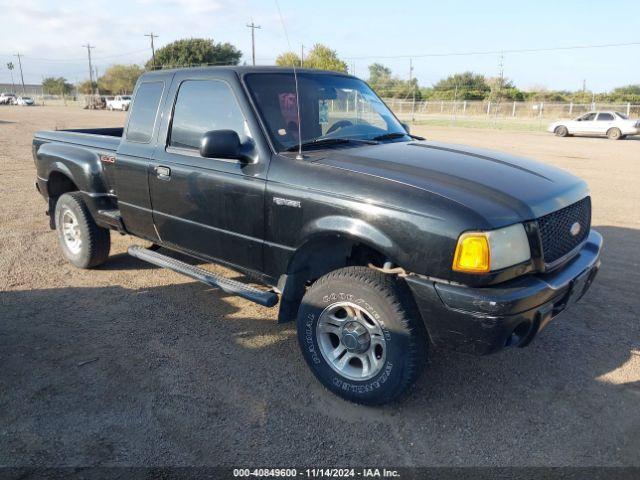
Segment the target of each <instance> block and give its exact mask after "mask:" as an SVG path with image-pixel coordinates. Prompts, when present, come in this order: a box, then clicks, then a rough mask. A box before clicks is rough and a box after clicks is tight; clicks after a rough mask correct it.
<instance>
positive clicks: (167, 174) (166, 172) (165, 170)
mask: <svg viewBox="0 0 640 480" xmlns="http://www.w3.org/2000/svg"><path fill="white" fill-rule="evenodd" d="M154 170H155V171H156V175H157V176H158V178H159V179H160V180H169V179H170V178H171V169H170V168H169V167H163V166H161V165H159V166H157V167H156V168H155V169H154Z"/></svg>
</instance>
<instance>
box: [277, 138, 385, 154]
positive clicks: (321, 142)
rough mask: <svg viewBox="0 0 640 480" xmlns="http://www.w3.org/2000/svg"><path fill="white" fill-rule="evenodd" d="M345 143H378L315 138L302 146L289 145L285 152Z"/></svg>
mask: <svg viewBox="0 0 640 480" xmlns="http://www.w3.org/2000/svg"><path fill="white" fill-rule="evenodd" d="M345 143H364V144H366V145H375V144H376V143H378V142H374V141H373V140H363V139H359V138H341V137H337V138H316V139H314V140H309V141H307V142H302V145H299V144H295V145H291V146H290V147H287V149H286V150H285V151H287V152H295V151H296V150H298V148H300V146H302V148H304V147H313V146H316V147H318V146H325V145H341V144H345Z"/></svg>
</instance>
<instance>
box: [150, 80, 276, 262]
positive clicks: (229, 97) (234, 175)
mask: <svg viewBox="0 0 640 480" xmlns="http://www.w3.org/2000/svg"><path fill="white" fill-rule="evenodd" d="M164 108H165V115H164V116H163V118H162V119H161V124H160V128H159V131H160V135H159V137H158V146H157V148H156V150H155V152H154V155H153V162H152V166H151V169H150V170H149V189H150V197H151V205H152V206H153V220H154V222H155V226H156V228H157V231H158V234H159V235H160V238H161V241H162V243H163V244H169V245H173V246H175V247H177V249H179V250H183V251H187V252H189V253H193V254H195V255H196V256H200V257H202V258H206V259H210V260H214V261H217V262H221V263H226V264H229V265H231V266H236V267H241V268H242V269H245V270H253V271H257V272H259V271H262V269H263V246H264V231H265V219H264V215H263V212H264V194H265V188H266V178H267V170H268V168H269V162H270V158H271V151H270V149H269V147H268V144H267V143H266V140H265V138H264V136H263V133H262V130H261V128H260V126H259V124H258V122H257V120H256V117H255V113H254V111H253V108H252V107H251V105H250V103H249V102H248V99H247V97H246V94H245V92H244V89H243V87H242V85H241V84H240V80H239V79H238V77H237V74H236V73H235V72H234V71H232V70H218V71H216V70H213V69H203V70H183V71H178V72H176V74H175V76H174V77H173V81H172V83H171V86H170V87H169V92H168V96H167V100H166V104H165V107H164ZM237 119H243V120H242V121H240V122H238V121H237ZM174 128H175V129H176V130H174ZM217 129H232V130H235V131H237V133H238V134H239V136H240V138H241V142H242V143H243V145H247V146H248V147H249V150H250V151H251V156H252V160H251V161H241V160H231V159H222V158H204V157H201V156H200V154H199V150H198V148H197V146H198V145H199V139H200V133H198V134H197V135H196V132H201V131H204V130H217ZM238 130H243V131H238ZM201 133H203V132H201ZM177 137H179V138H180V139H181V140H180V141H175V140H176V138H177Z"/></svg>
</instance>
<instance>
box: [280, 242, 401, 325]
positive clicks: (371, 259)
mask: <svg viewBox="0 0 640 480" xmlns="http://www.w3.org/2000/svg"><path fill="white" fill-rule="evenodd" d="M386 261H389V258H387V256H386V255H385V254H383V253H382V252H381V251H379V250H378V249H376V248H375V247H372V246H370V245H368V244H366V243H363V242H362V241H359V240H355V239H349V238H345V237H343V236H323V237H322V238H317V239H314V240H311V241H309V242H307V243H306V244H305V245H303V246H302V247H300V248H299V249H298V250H297V251H296V253H295V254H294V256H293V258H292V259H291V261H290V262H289V266H288V268H287V273H286V275H282V276H281V278H280V282H279V283H278V287H279V288H280V291H282V300H281V302H280V314H279V316H278V321H279V322H286V321H291V320H295V318H296V316H297V313H298V307H299V305H300V300H302V297H303V296H304V293H305V289H306V287H307V286H308V285H310V284H311V283H313V282H314V281H316V280H317V279H318V278H320V277H321V276H323V275H325V274H327V273H329V272H331V271H333V270H337V269H338V268H343V267H347V266H368V265H370V264H372V265H374V266H377V267H382V266H383V265H384V263H385V262H386Z"/></svg>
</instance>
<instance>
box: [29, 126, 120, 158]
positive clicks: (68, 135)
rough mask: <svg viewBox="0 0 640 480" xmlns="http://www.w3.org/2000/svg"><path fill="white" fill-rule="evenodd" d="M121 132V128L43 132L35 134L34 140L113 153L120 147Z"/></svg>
mask: <svg viewBox="0 0 640 480" xmlns="http://www.w3.org/2000/svg"><path fill="white" fill-rule="evenodd" d="M123 131H124V129H123V128H122V127H113V128H77V129H69V130H44V131H40V132H36V134H35V138H36V139H39V140H43V141H44V142H60V143H69V144H73V145H78V146H84V147H91V148H96V149H99V150H111V151H114V152H115V151H116V150H117V149H118V145H120V140H121V138H122V134H123Z"/></svg>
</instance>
